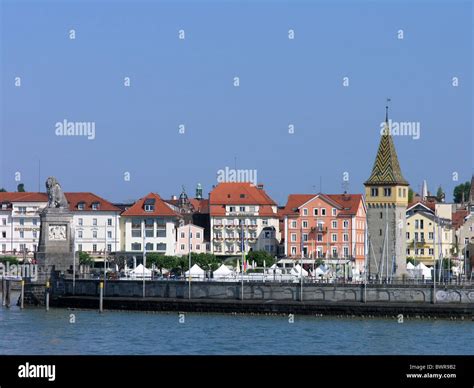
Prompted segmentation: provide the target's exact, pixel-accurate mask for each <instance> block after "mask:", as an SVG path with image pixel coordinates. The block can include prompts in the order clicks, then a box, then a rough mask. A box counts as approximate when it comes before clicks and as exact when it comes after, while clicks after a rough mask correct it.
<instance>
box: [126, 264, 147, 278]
mask: <svg viewBox="0 0 474 388" xmlns="http://www.w3.org/2000/svg"><path fill="white" fill-rule="evenodd" d="M130 277H132V278H135V279H136V278H140V279H143V278H151V270H149V269H148V268H146V267H144V266H143V264H139V265H137V267H136V268H135V269H134V270H132V271H130Z"/></svg>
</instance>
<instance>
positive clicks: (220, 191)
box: [209, 182, 276, 206]
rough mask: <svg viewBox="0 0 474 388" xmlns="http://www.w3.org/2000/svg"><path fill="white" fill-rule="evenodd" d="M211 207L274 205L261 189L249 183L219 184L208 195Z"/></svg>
mask: <svg viewBox="0 0 474 388" xmlns="http://www.w3.org/2000/svg"><path fill="white" fill-rule="evenodd" d="M209 204H210V205H211V206H212V205H270V206H276V203H275V202H274V201H273V200H272V199H271V198H270V197H269V196H268V194H267V193H266V192H265V191H264V190H263V188H262V189H260V188H258V187H256V186H254V185H253V184H251V183H249V182H225V183H219V184H218V185H217V186H216V187H215V188H214V189H213V190H212V191H211V193H210V194H209Z"/></svg>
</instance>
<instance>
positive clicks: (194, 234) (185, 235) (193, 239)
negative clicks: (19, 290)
mask: <svg viewBox="0 0 474 388" xmlns="http://www.w3.org/2000/svg"><path fill="white" fill-rule="evenodd" d="M190 245H191V246H190ZM190 250H191V252H195V253H206V243H205V241H204V228H201V227H200V226H197V225H193V224H188V225H182V226H180V227H179V228H178V236H177V240H176V254H177V255H187V254H188V253H189V251H190Z"/></svg>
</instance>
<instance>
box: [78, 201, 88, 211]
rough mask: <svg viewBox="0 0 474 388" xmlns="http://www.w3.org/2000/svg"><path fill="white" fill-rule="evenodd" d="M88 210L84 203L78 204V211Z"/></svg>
mask: <svg viewBox="0 0 474 388" xmlns="http://www.w3.org/2000/svg"><path fill="white" fill-rule="evenodd" d="M85 208H86V204H85V203H84V202H79V203H78V204H77V210H84V209H85Z"/></svg>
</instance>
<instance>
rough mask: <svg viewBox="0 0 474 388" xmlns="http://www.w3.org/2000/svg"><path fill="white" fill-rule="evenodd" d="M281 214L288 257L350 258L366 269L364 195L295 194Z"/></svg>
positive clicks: (290, 196)
mask: <svg viewBox="0 0 474 388" xmlns="http://www.w3.org/2000/svg"><path fill="white" fill-rule="evenodd" d="M279 213H280V217H281V218H282V219H283V229H284V252H285V256H287V257H294V258H299V257H302V256H303V257H305V258H323V259H349V260H352V261H354V264H355V266H356V267H357V268H358V269H360V270H363V266H364V259H365V227H366V206H365V202H364V198H363V196H362V195H361V194H336V195H333V194H291V195H289V196H288V201H287V204H286V206H285V208H284V209H282V210H281V211H280V212H279Z"/></svg>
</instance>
